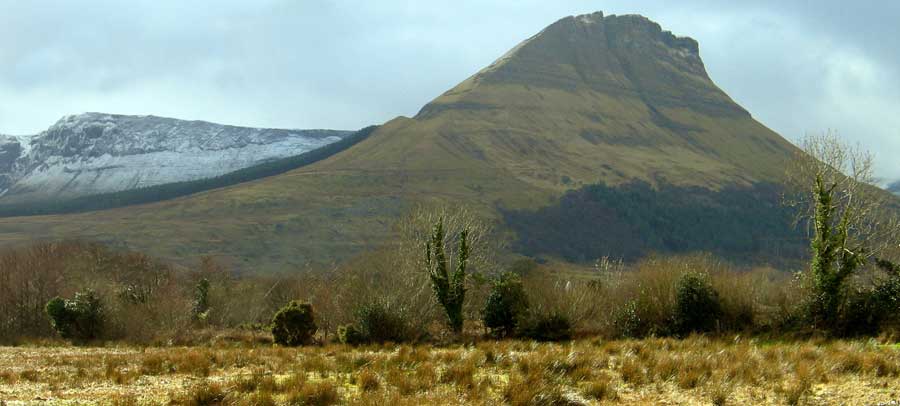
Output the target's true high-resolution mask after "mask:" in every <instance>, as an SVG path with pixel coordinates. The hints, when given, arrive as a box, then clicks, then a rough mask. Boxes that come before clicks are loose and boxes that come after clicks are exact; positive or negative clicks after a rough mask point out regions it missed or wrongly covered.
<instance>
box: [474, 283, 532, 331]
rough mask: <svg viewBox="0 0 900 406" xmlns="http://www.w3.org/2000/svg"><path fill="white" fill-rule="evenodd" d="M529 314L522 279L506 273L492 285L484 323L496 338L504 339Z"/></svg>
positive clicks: (484, 313) (484, 311) (483, 318)
mask: <svg viewBox="0 0 900 406" xmlns="http://www.w3.org/2000/svg"><path fill="white" fill-rule="evenodd" d="M527 312H528V297H527V295H526V294H525V288H524V286H523V285H522V281H521V279H519V277H518V275H516V274H514V273H504V274H503V275H500V277H498V278H497V279H496V280H495V281H494V282H493V283H492V285H491V292H490V294H489V295H488V298H487V302H486V303H485V305H484V309H482V321H484V326H485V327H487V328H489V329H490V330H491V333H492V334H493V335H494V336H495V337H501V338H502V337H507V336H509V335H510V334H512V333H514V332H515V330H516V326H518V325H519V323H520V322H521V321H522V319H523V318H524V316H525V314H526V313H527Z"/></svg>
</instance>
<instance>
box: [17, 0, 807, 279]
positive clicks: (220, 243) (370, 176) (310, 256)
mask: <svg viewBox="0 0 900 406" xmlns="http://www.w3.org/2000/svg"><path fill="white" fill-rule="evenodd" d="M793 152H794V147H793V146H791V144H789V143H788V142H787V141H785V140H784V139H782V138H781V137H780V136H778V135H777V134H775V133H773V132H772V131H770V130H769V129H767V128H766V127H764V126H763V125H761V124H760V123H758V122H756V121H755V120H753V118H752V117H751V116H750V115H749V114H748V113H747V112H746V111H745V110H744V109H742V108H741V107H740V106H738V105H736V104H735V103H734V102H733V101H732V100H731V99H730V98H729V97H728V96H727V95H726V94H725V93H724V92H722V91H721V90H720V89H719V88H718V87H716V85H715V84H714V83H713V82H712V81H711V80H710V79H709V77H708V76H707V74H706V72H705V68H704V67H703V63H702V61H701V60H700V57H699V52H698V48H697V44H696V42H694V41H693V40H691V39H688V38H679V37H675V36H673V35H672V34H671V33H668V32H665V31H662V30H661V29H660V27H659V25H657V24H656V23H653V22H651V21H649V20H647V19H645V18H643V17H639V16H621V17H615V16H610V17H603V16H602V15H600V14H593V15H588V16H579V17H569V18H565V19H563V20H560V21H558V22H557V23H555V24H553V25H551V26H550V27H548V28H547V29H545V30H544V31H542V32H541V33H539V34H538V35H536V36H534V37H532V38H530V39H528V40H527V41H525V42H523V43H522V44H521V45H519V46H518V47H516V48H515V49H513V50H512V51H510V53H508V54H507V55H505V56H504V57H502V58H500V59H499V60H498V61H497V62H495V63H494V64H492V65H491V66H490V67H488V68H486V69H484V70H482V71H481V72H478V73H477V74H475V75H474V76H472V77H471V78H469V79H467V80H465V81H464V82H462V83H461V84H460V85H458V86H457V87H455V88H453V89H451V90H449V91H448V92H446V93H445V94H443V95H441V96H440V97H438V98H437V99H435V100H434V101H432V102H431V103H429V104H428V105H426V106H425V107H424V108H423V109H422V110H421V111H420V112H419V114H417V115H416V117H414V118H398V119H395V120H392V121H390V122H388V123H386V124H384V125H383V126H381V127H380V128H379V129H378V130H377V131H375V133H374V134H372V135H371V136H370V137H368V138H366V139H365V140H363V141H362V142H359V143H358V144H356V145H354V146H353V147H351V148H349V149H347V150H346V151H343V152H341V153H339V154H336V155H334V156H332V157H330V158H328V159H325V160H323V161H320V162H317V163H315V164H312V165H309V166H305V167H303V168H300V169H297V170H293V171H290V172H287V173H284V174H281V175H278V176H273V177H269V178H265V179H261V180H257V181H253V182H248V183H242V184H240V185H235V186H230V187H226V188H222V189H217V190H213V191H209V192H204V193H199V194H195V195H192V196H189V197H184V198H179V199H174V200H170V201H166V202H160V203H155V204H148V205H143V206H132V207H127V208H121V209H114V210H107V211H102V212H94V213H83V214H76V215H66V216H60V215H57V216H35V217H27V218H14V219H2V220H0V244H6V245H9V244H17V243H21V242H23V241H25V240H28V239H31V238H40V239H58V238H76V237H77V238H85V239H90V240H99V241H102V242H107V243H113V244H119V245H124V246H128V247H131V248H134V249H138V250H141V251H145V252H148V253H150V254H152V255H155V256H160V257H164V258H168V259H174V260H178V261H185V262H189V261H194V260H195V259H196V258H197V256H199V255H204V254H211V255H216V256H220V257H223V258H225V259H228V260H230V262H231V263H232V264H233V265H237V266H238V267H240V268H241V269H244V270H264V271H279V270H291V269H296V268H298V267H302V266H304V265H305V264H308V263H314V264H328V263H330V262H332V261H335V260H339V259H342V258H347V257H348V256H350V255H352V254H354V253H356V252H359V251H360V250H362V249H365V248H369V247H373V246H377V245H382V244H387V243H389V242H390V239H391V237H392V235H393V234H392V224H393V223H394V221H395V219H396V218H397V217H398V216H399V215H400V214H402V213H403V212H404V211H405V210H406V209H408V208H409V207H411V206H412V205H416V204H430V203H449V204H457V205H458V204H466V205H471V206H473V207H474V208H475V210H476V211H478V212H480V213H481V214H483V215H484V216H485V217H486V218H489V219H493V220H495V221H497V222H498V223H499V222H500V221H502V216H501V214H500V209H504V210H525V209H529V210H535V209H539V208H541V207H545V206H549V205H552V204H555V203H556V202H557V201H558V198H559V197H560V196H561V195H562V194H563V193H564V192H566V191H568V190H572V189H576V188H580V187H583V186H586V185H591V184H596V183H604V184H607V185H612V186H615V185H619V184H623V183H626V182H631V181H633V180H640V181H645V182H648V183H649V184H651V185H657V184H660V183H661V182H665V183H667V184H672V185H675V186H679V187H693V186H696V187H703V188H710V189H721V188H722V187H724V186H726V185H743V186H750V185H752V184H755V183H758V182H771V183H778V182H779V180H780V176H781V174H782V173H783V170H784V169H783V168H784V166H785V164H786V163H787V162H788V160H789V159H790V158H791V156H792V154H793ZM504 229H505V228H504V227H501V230H504Z"/></svg>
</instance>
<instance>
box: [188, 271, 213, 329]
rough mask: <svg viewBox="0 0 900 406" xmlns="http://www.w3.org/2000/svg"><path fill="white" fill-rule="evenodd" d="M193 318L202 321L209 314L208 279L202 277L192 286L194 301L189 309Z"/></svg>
mask: <svg viewBox="0 0 900 406" xmlns="http://www.w3.org/2000/svg"><path fill="white" fill-rule="evenodd" d="M191 313H192V316H193V317H194V320H200V321H204V320H206V318H207V316H208V315H209V279H206V278H203V279H200V281H199V282H197V285H196V286H194V303H193V307H192V309H191Z"/></svg>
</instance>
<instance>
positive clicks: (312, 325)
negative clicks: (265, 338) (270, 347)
mask: <svg viewBox="0 0 900 406" xmlns="http://www.w3.org/2000/svg"><path fill="white" fill-rule="evenodd" d="M316 329H317V327H316V319H315V316H314V315H313V308H312V305H311V304H309V303H300V302H297V301H292V302H291V303H289V304H288V305H287V306H285V307H282V308H281V310H279V311H278V313H275V317H274V318H272V337H273V338H274V339H275V343H276V344H281V345H288V346H298V345H307V344H311V343H312V340H313V335H314V334H315V333H316Z"/></svg>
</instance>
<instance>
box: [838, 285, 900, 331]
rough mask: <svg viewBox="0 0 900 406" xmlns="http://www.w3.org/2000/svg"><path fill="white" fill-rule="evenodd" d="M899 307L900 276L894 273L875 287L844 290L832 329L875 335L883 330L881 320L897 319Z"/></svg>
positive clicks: (882, 321) (884, 322)
mask: <svg viewBox="0 0 900 406" xmlns="http://www.w3.org/2000/svg"><path fill="white" fill-rule="evenodd" d="M898 310H900V278H896V277H895V278H891V279H890V280H888V281H886V282H883V283H881V284H879V285H877V286H875V287H874V288H871V289H863V290H859V291H855V292H851V293H849V294H847V295H846V298H845V299H844V303H843V304H842V306H841V308H840V312H839V316H838V323H837V326H835V328H834V330H836V332H837V333H838V334H840V335H844V336H860V335H872V336H874V335H877V334H878V333H879V332H880V331H881V330H882V326H883V325H884V324H886V323H888V322H891V321H894V322H896V319H895V318H896V317H897V316H896V315H897V314H898ZM892 318H894V319H893V320H892Z"/></svg>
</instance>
